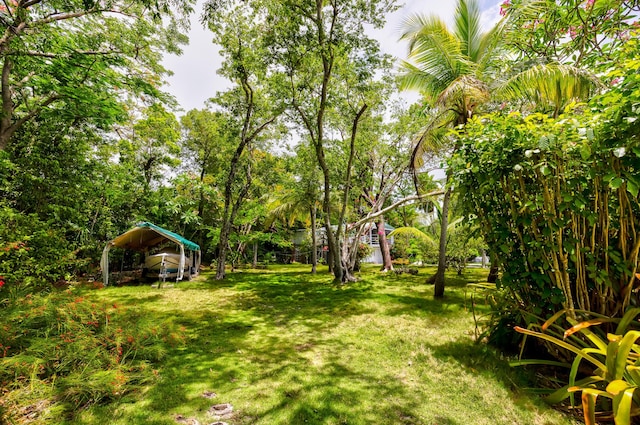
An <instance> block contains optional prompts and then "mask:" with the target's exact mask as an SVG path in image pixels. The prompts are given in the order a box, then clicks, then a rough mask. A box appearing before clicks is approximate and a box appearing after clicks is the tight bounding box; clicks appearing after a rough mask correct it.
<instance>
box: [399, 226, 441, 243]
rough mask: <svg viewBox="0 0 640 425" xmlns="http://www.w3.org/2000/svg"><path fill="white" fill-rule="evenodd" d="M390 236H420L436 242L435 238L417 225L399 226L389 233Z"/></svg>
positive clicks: (429, 241)
mask: <svg viewBox="0 0 640 425" xmlns="http://www.w3.org/2000/svg"><path fill="white" fill-rule="evenodd" d="M389 236H411V237H414V238H418V239H421V240H423V241H424V242H428V243H435V242H434V240H433V238H432V237H431V236H430V235H428V234H426V233H425V232H423V231H422V230H420V229H418V228H416V227H397V228H395V229H394V230H393V232H391V233H389Z"/></svg>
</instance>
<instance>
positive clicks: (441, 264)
mask: <svg viewBox="0 0 640 425" xmlns="http://www.w3.org/2000/svg"><path fill="white" fill-rule="evenodd" d="M447 180H448V179H447ZM450 199H451V188H448V189H447V190H446V192H445V193H444V198H443V199H442V214H441V217H440V244H439V248H438V270H437V271H436V274H435V276H433V277H432V278H431V279H430V280H429V281H433V284H434V288H433V297H434V298H442V297H444V271H445V269H446V268H447V226H448V225H449V200H450Z"/></svg>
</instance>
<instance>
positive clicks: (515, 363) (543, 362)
mask: <svg viewBox="0 0 640 425" xmlns="http://www.w3.org/2000/svg"><path fill="white" fill-rule="evenodd" d="M529 365H545V366H558V367H569V366H571V365H570V364H569V363H565V362H556V361H553V360H535V359H526V360H514V361H512V362H509V366H511V367H516V366H529Z"/></svg>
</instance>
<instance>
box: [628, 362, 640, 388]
mask: <svg viewBox="0 0 640 425" xmlns="http://www.w3.org/2000/svg"><path fill="white" fill-rule="evenodd" d="M627 373H629V377H630V378H631V379H630V382H632V383H633V384H635V385H640V367H638V366H627Z"/></svg>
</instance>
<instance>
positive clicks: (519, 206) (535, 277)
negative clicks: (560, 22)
mask: <svg viewBox="0 0 640 425" xmlns="http://www.w3.org/2000/svg"><path fill="white" fill-rule="evenodd" d="M639 47H640V42H639V41H638V38H637V37H635V38H632V39H630V40H629V42H628V43H627V45H625V48H624V49H623V50H621V51H620V52H618V54H619V57H618V58H617V61H616V63H615V67H613V68H612V69H613V70H612V71H611V72H610V74H609V75H608V76H607V78H608V79H609V80H610V81H611V84H612V85H611V87H610V89H609V90H607V91H606V92H604V93H603V94H601V95H599V96H596V97H594V98H593V99H592V100H591V101H590V102H589V103H588V104H586V105H572V106H571V107H569V108H567V109H566V110H565V114H564V115H561V116H560V117H559V118H557V119H554V118H551V117H549V116H547V115H545V114H541V113H530V114H522V113H520V112H511V113H502V112H500V113H495V114H492V115H488V116H485V117H479V118H474V119H473V120H472V121H471V122H470V123H469V124H468V125H467V126H466V127H465V129H464V131H461V132H460V134H459V135H458V136H459V141H460V149H459V150H458V152H457V153H456V155H455V156H454V157H453V159H452V161H451V166H452V169H453V170H454V172H455V176H456V183H455V185H456V188H457V189H458V190H459V191H460V193H461V199H462V201H463V203H464V205H465V208H466V212H467V213H468V214H469V215H470V216H471V217H473V218H475V219H476V221H477V223H478V224H479V225H480V228H481V230H482V232H483V236H484V238H485V240H486V241H487V243H488V245H489V247H490V249H491V252H492V257H494V258H492V260H493V259H496V260H497V261H498V262H499V264H500V266H501V269H502V271H503V274H502V278H501V280H500V282H499V285H501V286H502V287H505V288H507V289H508V291H509V292H508V294H510V295H511V296H512V297H513V304H516V305H518V307H519V308H521V309H522V310H524V311H526V312H528V313H531V314H532V315H537V316H541V317H548V316H550V315H552V314H553V313H554V312H555V311H558V310H560V309H565V310H567V311H568V312H569V315H570V316H571V315H573V313H572V312H573V311H574V310H586V311H593V312H596V313H599V314H604V315H607V316H610V317H614V316H619V315H621V314H623V313H624V312H625V311H626V310H627V309H628V308H629V307H632V306H634V305H640V298H639V297H638V292H637V291H636V288H637V286H636V285H637V283H636V279H635V273H636V271H637V264H638V261H639V259H640V257H639V253H640V249H639V248H640V242H639V241H640V196H639V192H640V179H639V178H638V169H640V141H639V139H638V137H637V134H638V133H639V132H640V107H639V106H638V105H640V91H638V90H637V87H638V84H640V74H639V73H638V69H639V67H640V66H639V64H640V49H639ZM505 314H510V312H508V311H505Z"/></svg>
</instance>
